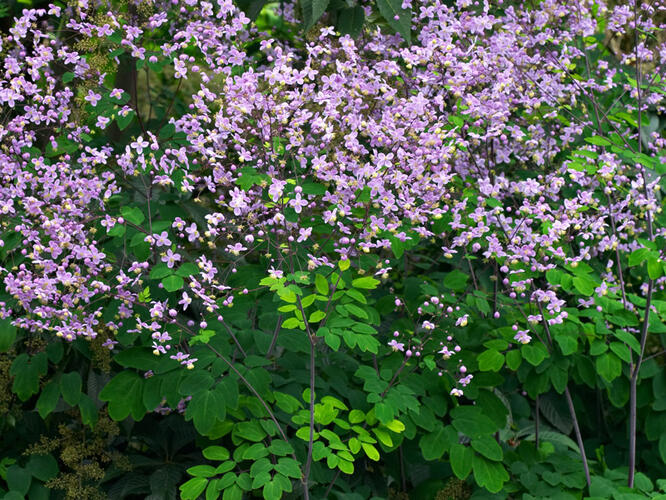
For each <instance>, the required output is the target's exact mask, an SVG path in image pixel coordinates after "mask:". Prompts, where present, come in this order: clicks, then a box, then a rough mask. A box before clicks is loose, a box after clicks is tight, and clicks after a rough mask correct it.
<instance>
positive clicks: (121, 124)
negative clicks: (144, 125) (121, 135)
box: [116, 111, 136, 131]
mask: <svg viewBox="0 0 666 500" xmlns="http://www.w3.org/2000/svg"><path fill="white" fill-rule="evenodd" d="M135 116H136V113H135V112H134V111H130V112H129V113H127V115H125V116H123V115H122V114H120V113H118V114H117V115H116V122H117V123H118V129H120V130H121V131H122V130H125V129H126V128H127V126H128V125H129V124H130V123H132V121H133V120H134V117H135Z"/></svg>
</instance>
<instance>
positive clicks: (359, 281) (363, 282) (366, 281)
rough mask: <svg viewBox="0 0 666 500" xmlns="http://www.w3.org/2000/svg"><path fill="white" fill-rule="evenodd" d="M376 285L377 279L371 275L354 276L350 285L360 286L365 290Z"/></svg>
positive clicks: (377, 283)
mask: <svg viewBox="0 0 666 500" xmlns="http://www.w3.org/2000/svg"><path fill="white" fill-rule="evenodd" d="M377 285H379V280H377V279H375V278H373V277H371V276H364V277H363V278H356V279H355V280H354V281H352V286H353V287H354V288H362V289H365V290H372V289H374V288H377Z"/></svg>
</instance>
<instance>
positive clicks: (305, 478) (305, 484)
mask: <svg viewBox="0 0 666 500" xmlns="http://www.w3.org/2000/svg"><path fill="white" fill-rule="evenodd" d="M315 375H316V371H315V343H314V339H310V436H309V438H308V456H307V459H306V461H305V469H304V471H303V494H304V497H305V498H306V499H309V498H310V491H309V489H310V487H309V484H308V482H309V478H310V467H312V450H313V447H314V424H315V422H314V408H315V392H314V387H315Z"/></svg>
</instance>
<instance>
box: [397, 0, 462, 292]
mask: <svg viewBox="0 0 666 500" xmlns="http://www.w3.org/2000/svg"><path fill="white" fill-rule="evenodd" d="M398 1H400V0H398ZM467 280H469V276H468V275H466V274H465V273H463V272H462V271H458V270H457V269H454V270H453V271H451V272H450V273H449V274H447V275H446V277H445V278H444V283H443V284H444V286H445V287H446V288H450V289H452V290H464V289H465V288H466V287H467Z"/></svg>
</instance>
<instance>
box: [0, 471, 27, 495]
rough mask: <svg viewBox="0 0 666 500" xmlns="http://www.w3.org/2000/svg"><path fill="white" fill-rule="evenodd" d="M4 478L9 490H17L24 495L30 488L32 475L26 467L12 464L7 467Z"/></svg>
mask: <svg viewBox="0 0 666 500" xmlns="http://www.w3.org/2000/svg"><path fill="white" fill-rule="evenodd" d="M5 480H6V481H7V485H8V486H9V489H10V490H14V491H18V492H20V493H22V494H23V495H25V494H26V493H28V490H29V489H30V483H31V482H32V477H31V475H30V472H28V471H27V470H26V469H24V468H22V467H19V466H18V465H12V466H11V467H10V468H9V469H7V472H6V478H5Z"/></svg>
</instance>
